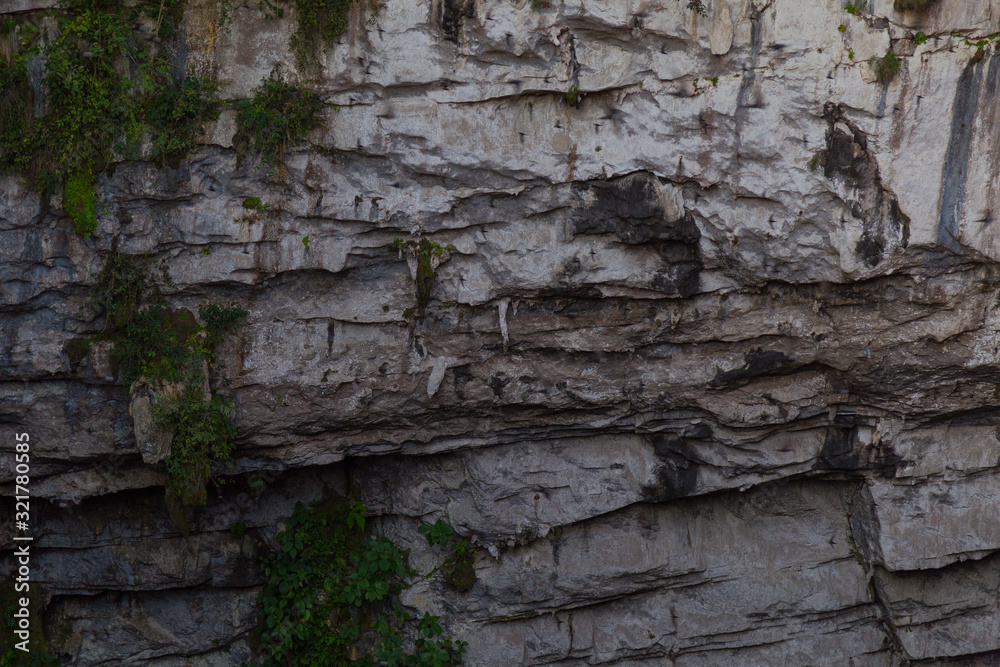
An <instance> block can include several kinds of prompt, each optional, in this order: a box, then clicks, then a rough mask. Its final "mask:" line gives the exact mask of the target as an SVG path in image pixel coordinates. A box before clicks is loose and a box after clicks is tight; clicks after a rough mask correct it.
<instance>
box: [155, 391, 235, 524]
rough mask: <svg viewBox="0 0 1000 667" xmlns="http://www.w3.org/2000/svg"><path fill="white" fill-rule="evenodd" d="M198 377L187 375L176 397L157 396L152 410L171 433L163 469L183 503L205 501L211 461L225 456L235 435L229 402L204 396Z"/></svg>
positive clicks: (159, 421)
mask: <svg viewBox="0 0 1000 667" xmlns="http://www.w3.org/2000/svg"><path fill="white" fill-rule="evenodd" d="M199 379H200V378H198V376H197V375H194V376H192V377H191V378H189V382H188V385H187V387H186V389H185V390H184V392H183V393H182V394H181V395H180V397H178V398H173V399H161V400H160V401H159V402H157V404H156V406H155V408H154V410H153V416H154V423H155V424H156V427H157V428H158V429H160V430H162V431H170V432H172V433H173V441H172V442H171V444H170V456H168V457H167V472H169V473H170V484H171V487H172V489H173V492H174V493H175V494H176V495H177V497H178V498H179V499H180V501H181V502H182V503H183V504H185V505H204V504H205V500H206V494H205V487H206V485H207V484H208V480H209V479H210V477H211V466H212V463H213V462H215V461H224V460H225V459H227V458H229V454H230V453H231V452H232V450H233V438H235V437H236V429H235V428H234V427H233V425H232V423H231V421H230V417H232V414H233V406H232V405H231V404H230V403H227V402H225V401H223V400H222V399H220V398H219V397H217V396H215V397H212V398H211V399H208V400H206V399H205V395H204V392H203V390H202V385H203V382H198V380H199Z"/></svg>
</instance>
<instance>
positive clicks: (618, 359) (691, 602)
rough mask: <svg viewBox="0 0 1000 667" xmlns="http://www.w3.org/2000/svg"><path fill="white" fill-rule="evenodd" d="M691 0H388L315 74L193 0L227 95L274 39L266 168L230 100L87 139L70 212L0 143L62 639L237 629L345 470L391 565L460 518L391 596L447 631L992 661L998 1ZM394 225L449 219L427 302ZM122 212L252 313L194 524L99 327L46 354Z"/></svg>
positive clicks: (114, 237) (124, 646)
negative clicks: (154, 127) (211, 480)
mask: <svg viewBox="0 0 1000 667" xmlns="http://www.w3.org/2000/svg"><path fill="white" fill-rule="evenodd" d="M50 4H51V3H48V2H38V1H35V0H18V1H17V2H15V3H13V5H0V6H4V8H5V9H7V10H8V11H17V12H26V11H43V10H44V8H45V7H47V6H48V5H50ZM686 4H687V3H686V2H685V1H684V0H550V2H542V3H536V2H532V1H531V0H517V1H514V0H461V1H460V0H386V2H385V3H384V6H383V7H382V9H381V11H380V12H379V13H378V15H377V16H376V17H375V18H374V19H373V20H371V21H368V22H366V21H365V18H366V17H364V16H362V15H360V13H357V12H356V15H355V16H354V17H353V19H352V23H351V27H350V28H349V30H348V31H347V32H346V33H345V34H344V35H343V36H342V37H341V38H340V40H339V43H338V45H336V46H335V47H334V48H332V49H331V50H329V51H328V53H327V54H326V56H325V58H324V60H323V63H322V71H321V72H319V73H315V72H312V73H309V72H299V71H297V70H296V66H295V59H294V57H293V56H292V54H291V53H290V51H289V37H290V35H291V33H292V31H293V29H294V18H295V17H294V10H293V9H291V8H289V9H288V12H287V13H286V16H285V18H283V19H280V20H279V19H272V20H265V19H264V18H262V17H261V15H260V13H259V12H258V10H257V8H256V3H244V4H242V5H237V6H236V7H235V9H234V12H233V14H232V16H233V22H232V24H231V25H230V26H228V27H227V26H224V25H220V24H219V21H218V19H219V14H218V7H217V5H216V4H215V3H214V2H213V1H212V0H188V2H187V5H186V10H185V18H184V23H183V24H182V31H181V38H180V40H179V41H178V43H177V45H176V51H177V58H178V59H179V60H180V61H182V62H183V63H184V64H185V66H186V67H189V68H191V69H193V70H194V71H195V72H197V73H199V74H200V75H205V76H208V75H210V76H214V77H217V78H218V79H220V80H223V81H225V82H226V84H225V86H224V87H223V89H222V90H223V95H224V97H226V98H229V99H238V98H243V97H247V96H248V95H249V94H250V93H251V91H252V89H253V88H254V87H255V86H256V85H257V84H258V83H259V82H260V80H261V79H262V78H263V77H265V76H267V75H268V74H269V73H270V72H271V71H272V69H273V68H274V67H275V66H276V65H279V64H280V66H281V70H282V72H283V73H284V75H285V76H286V77H288V78H290V79H292V80H300V81H302V82H304V83H306V84H307V85H308V86H309V87H310V88H312V89H313V90H316V91H318V92H320V93H322V94H323V95H324V96H325V97H326V98H327V99H329V100H330V101H331V102H333V103H334V104H336V105H338V106H339V110H333V109H330V110H329V111H328V112H327V116H328V117H327V123H326V126H325V129H323V130H319V131H316V132H315V133H314V134H313V135H312V136H311V137H310V138H309V141H308V142H307V143H304V144H301V145H296V146H293V147H291V148H290V150H289V153H288V155H287V158H286V160H285V165H284V167H283V168H282V169H281V170H279V172H278V173H274V174H268V173H267V169H266V168H265V169H258V170H255V169H254V168H253V163H252V161H248V160H246V159H238V158H237V155H236V151H235V149H234V147H233V135H234V132H235V114H234V112H233V111H232V110H229V111H226V112H224V113H223V114H222V116H221V117H220V118H219V120H218V121H217V122H215V123H213V124H212V125H211V126H209V127H206V128H205V132H204V136H203V138H202V144H203V145H202V146H201V148H199V150H198V151H196V152H195V153H194V154H192V155H191V156H190V157H189V158H188V159H186V160H184V161H183V162H182V163H181V164H180V166H179V168H178V169H171V168H170V167H164V168H162V169H157V168H156V167H155V165H153V164H152V163H150V162H142V161H136V162H128V163H121V164H117V165H115V168H114V169H113V170H109V171H108V172H106V173H104V174H102V175H101V176H100V177H99V178H98V197H99V199H100V201H101V202H102V204H103V209H102V213H101V215H100V224H99V227H98V231H97V233H96V234H95V235H94V236H93V237H92V238H89V239H83V238H81V237H79V236H76V235H74V233H73V231H72V227H71V225H70V223H69V221H68V219H67V217H66V216H65V215H64V214H63V212H62V210H61V208H60V206H59V202H58V201H53V202H51V205H50V206H47V207H46V206H43V205H42V202H41V201H40V200H39V198H38V196H37V195H36V194H34V193H33V192H31V191H30V190H28V189H27V188H26V186H25V185H24V184H23V182H22V181H21V180H20V179H19V178H17V177H15V176H8V177H5V178H4V179H3V180H2V182H0V341H2V345H0V424H3V429H2V432H3V433H9V432H13V431H14V430H15V429H16V430H27V431H28V432H29V433H30V434H31V436H32V439H33V442H34V443H35V444H34V450H33V454H34V457H35V466H34V475H35V477H34V480H33V487H34V492H35V494H36V495H37V496H38V497H39V498H44V506H43V507H42V508H41V509H40V511H39V515H38V517H37V518H36V519H35V523H36V525H37V526H38V530H39V537H38V539H37V541H36V542H35V548H36V553H37V556H36V561H35V565H36V567H37V570H38V572H37V576H38V579H39V582H40V583H41V584H43V585H44V588H45V591H46V599H45V602H46V619H47V620H46V623H47V626H48V628H49V635H50V642H51V644H52V646H53V647H54V649H55V650H56V651H57V652H58V653H59V654H60V655H61V656H63V657H64V659H66V660H67V661H73V664H77V665H96V664H102V665H111V664H149V665H163V666H166V665H182V664H183V665H188V664H191V665H235V664H239V662H240V661H241V660H243V659H245V658H247V657H248V656H249V654H250V653H249V651H250V644H249V641H248V634H247V633H248V630H249V628H251V627H252V626H253V625H254V623H255V620H256V617H255V609H254V596H255V594H256V590H257V589H256V586H258V585H259V583H260V579H259V574H258V572H257V569H256V563H257V557H258V555H259V550H260V549H261V548H266V545H267V544H269V541H270V540H273V538H274V535H275V534H276V533H277V531H278V530H279V529H280V525H281V521H282V520H283V519H284V518H285V517H287V516H288V515H289V514H290V513H291V510H292V507H293V506H294V504H295V502H296V501H300V500H301V501H306V502H308V501H309V500H315V499H319V498H321V497H324V496H327V495H329V494H333V493H347V492H350V493H353V494H354V495H355V496H357V497H359V498H360V499H362V500H363V502H365V503H366V505H367V506H368V507H369V508H370V509H371V510H372V511H374V512H376V513H377V514H378V515H379V517H380V518H379V519H378V527H379V530H380V531H382V532H384V533H385V534H387V535H390V536H392V537H393V538H394V539H396V540H397V542H399V543H401V544H403V545H405V546H408V547H410V548H411V553H410V559H411V564H413V565H414V566H415V567H417V568H418V569H422V570H423V571H427V570H429V569H431V568H432V567H433V558H434V555H433V554H432V553H431V552H430V550H429V549H428V547H427V546H426V543H424V542H423V540H422V538H420V536H419V535H418V534H417V531H416V528H417V526H418V525H419V524H420V523H421V522H433V521H434V520H436V519H438V518H445V519H446V520H448V521H449V522H450V523H451V524H452V525H454V526H455V527H456V529H457V530H458V531H459V532H460V533H461V534H462V535H464V536H466V537H469V538H470V539H471V540H472V541H473V542H474V543H475V544H477V545H479V547H480V549H481V551H480V555H479V556H478V558H477V561H476V574H477V581H476V584H475V585H474V586H473V588H472V590H471V591H469V592H466V593H458V592H456V591H454V590H452V589H450V588H448V587H447V586H445V585H444V584H443V583H442V581H441V580H440V577H436V578H431V579H429V580H426V581H422V582H419V583H417V584H415V585H414V586H413V587H412V588H410V589H408V591H407V592H406V594H405V602H406V603H407V604H409V605H412V606H413V607H415V608H417V609H421V610H429V611H431V612H432V613H435V614H438V615H440V616H441V617H442V619H443V621H444V625H445V626H446V628H447V630H448V631H449V632H451V633H453V634H455V635H456V636H459V637H461V638H463V639H465V640H467V641H468V642H469V653H468V660H467V662H468V664H470V665H482V666H491V665H496V666H501V665H504V666H506V665H522V664H523V665H580V664H635V665H675V666H677V667H693V666H696V665H699V666H700V665H705V666H708V665H714V666H719V665H734V666H736V665H740V666H745V665H782V664H789V665H791V664H796V665H799V664H801V665H854V666H862V665H864V666H871V667H874V666H883V665H886V666H888V665H903V664H934V665H946V664H955V665H958V664H961V665H993V664H997V662H998V661H1000V599H998V587H1000V560H998V556H997V553H998V551H1000V523H998V520H997V517H998V513H1000V441H998V425H1000V415H998V413H997V407H998V405H1000V397H998V393H1000V391H998V387H1000V384H998V383H1000V311H998V303H1000V264H998V260H1000V226H998V225H997V224H996V219H995V218H996V212H995V211H994V208H995V207H996V205H997V204H996V197H997V192H995V188H997V187H998V186H997V183H998V177H1000V159H998V150H1000V145H998V141H1000V140H998V139H997V137H998V135H997V133H996V127H997V123H998V118H997V114H998V113H1000V111H998V109H1000V105H998V95H1000V93H998V83H1000V52H998V51H997V49H996V47H995V46H994V44H993V42H992V41H990V40H991V39H992V38H991V35H993V33H995V32H996V31H997V29H998V28H997V26H998V21H1000V3H998V2H995V1H993V0H938V1H937V2H936V3H933V4H931V5H930V7H929V9H927V10H925V11H920V12H913V11H907V12H901V11H896V10H895V9H894V3H893V0H861V2H857V1H855V2H853V3H850V4H851V7H852V8H853V7H857V11H856V12H855V13H849V12H847V11H845V5H846V3H844V2H842V1H841V0H706V1H705V8H706V16H700V15H699V14H698V13H697V12H695V11H692V10H691V9H689V8H688V7H687V6H686ZM903 4H905V3H903ZM917 4H919V3H917ZM924 37H926V39H924ZM980 40H986V41H985V42H984V43H982V44H978V43H979V42H980ZM889 50H892V51H893V52H894V53H895V54H897V55H898V57H899V58H900V59H901V61H902V68H901V71H900V72H899V74H898V75H897V76H896V77H895V78H893V79H892V80H891V81H888V82H885V81H880V80H879V79H878V77H877V76H876V72H875V67H874V66H873V62H872V59H873V58H880V57H882V56H884V54H885V53H886V52H887V51H889ZM571 103H572V104H571ZM251 196H253V197H259V198H260V199H261V200H262V201H263V202H266V203H267V204H268V207H267V209H266V210H264V211H250V210H247V209H245V208H243V206H242V202H243V200H244V198H246V197H251ZM123 212H127V213H128V215H124V214H123ZM303 237H308V238H309V243H308V244H306V243H303V240H302V239H303ZM396 238H403V239H409V240H419V239H422V238H425V239H428V240H429V241H433V242H436V243H439V244H440V245H441V246H450V248H449V250H448V252H447V257H446V258H445V259H447V261H442V262H441V263H440V265H439V266H438V267H437V268H436V270H435V275H434V281H433V286H432V289H431V299H430V302H429V304H427V308H426V312H425V315H424V317H423V318H419V317H416V316H414V314H413V312H412V310H413V308H414V306H415V302H416V288H415V284H414V273H413V272H412V270H411V267H410V266H409V265H408V263H407V258H406V256H405V254H404V253H402V252H400V251H399V250H397V249H396V248H394V247H393V240H394V239H396ZM112 246H115V247H117V249H118V250H119V251H121V252H125V253H128V254H134V255H149V256H151V257H152V258H154V259H155V260H156V261H157V262H162V264H163V266H165V267H166V268H167V271H168V272H169V275H170V277H171V278H172V282H171V283H170V284H169V285H167V286H165V289H166V292H167V296H168V298H169V299H170V301H171V302H172V303H173V304H175V305H177V306H185V307H189V308H192V309H194V308H193V307H194V306H195V305H196V304H197V303H199V302H200V301H203V300H206V299H210V300H225V301H232V300H235V301H238V302H239V303H241V304H242V305H243V306H244V307H245V308H247V309H248V310H249V311H250V316H249V319H248V322H247V326H246V327H245V328H244V329H243V330H242V331H241V333H240V336H239V340H238V341H237V342H235V343H233V344H232V345H231V346H230V348H228V349H227V350H226V351H225V353H224V354H223V355H222V357H223V358H224V360H225V364H227V365H226V369H227V373H228V375H229V377H230V380H231V383H230V385H229V386H228V387H225V388H223V391H225V392H227V393H228V395H229V396H231V397H232V399H233V401H234V402H235V404H236V406H237V413H236V424H237V427H238V429H239V437H238V440H237V450H236V454H235V456H234V461H233V464H232V465H231V466H230V467H229V468H228V469H227V470H226V471H224V476H225V477H228V478H229V479H230V483H229V484H227V485H225V486H223V487H221V488H219V489H215V490H213V492H212V493H211V494H210V495H211V496H212V497H211V499H210V502H209V504H208V505H207V506H206V507H205V508H204V509H203V510H202V511H201V512H200V513H199V514H198V515H197V516H196V517H194V519H193V520H192V522H191V525H190V526H189V528H190V536H187V537H185V536H184V535H183V534H182V532H181V531H180V530H179V529H178V527H177V525H176V521H174V520H172V519H171V517H170V516H169V514H168V511H167V508H166V506H165V504H164V502H163V487H164V483H165V479H166V477H165V471H164V468H163V466H162V464H146V463H144V462H143V459H142V454H141V452H140V451H139V448H138V447H137V446H136V442H135V437H134V432H133V424H132V420H131V418H130V416H129V411H128V405H129V393H128V389H127V388H126V387H124V386H121V385H120V384H116V383H115V381H114V376H113V374H112V373H111V370H110V367H109V364H108V359H107V349H105V348H102V347H101V346H100V345H97V346H94V347H93V348H92V349H91V352H90V354H89V355H88V356H87V357H86V358H84V359H83V360H82V361H79V362H78V363H77V362H71V360H70V358H69V356H68V355H67V353H66V345H67V342H68V341H69V340H70V339H72V338H75V337H80V336H86V335H90V334H93V333H95V332H96V331H98V330H99V329H100V322H85V321H83V320H82V319H81V318H80V317H79V316H78V313H79V311H80V308H81V306H82V304H83V303H84V302H85V300H86V298H87V289H88V285H89V284H90V283H92V282H93V280H94V278H95V276H96V275H97V273H98V272H99V270H100V268H101V266H102V263H103V256H104V253H106V252H107V251H108V250H109V249H111V248H112ZM205 249H208V250H209V251H210V254H206V253H205ZM194 310H196V309H194ZM10 443H12V440H11V438H9V437H7V436H6V435H5V436H4V439H3V447H4V448H5V449H4V452H5V454H4V456H3V457H2V461H0V471H2V479H3V481H4V483H5V484H6V486H5V487H4V489H5V490H9V488H10V484H11V480H12V478H13V472H12V468H11V466H12V461H13V458H12V457H11V456H8V455H7V454H6V452H7V450H8V449H9V448H10V447H11V444H10ZM40 502H41V501H40ZM236 522H243V523H244V524H245V525H246V526H247V531H248V532H247V534H246V535H245V536H242V537H238V536H237V535H235V534H234V533H233V532H232V531H231V530H230V526H232V525H233V524H234V523H236ZM8 534H9V532H8V531H5V532H4V535H3V536H2V537H0V539H2V540H3V541H2V542H0V545H2V546H3V548H4V549H5V550H6V552H5V553H6V554H7V556H8V557H9V554H10V550H11V549H12V543H11V541H10V540H9V538H8ZM262 545H263V546H262ZM6 562H7V564H8V566H9V564H10V561H9V558H8V560H7V561H6Z"/></svg>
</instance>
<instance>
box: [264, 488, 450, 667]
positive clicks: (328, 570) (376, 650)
mask: <svg viewBox="0 0 1000 667" xmlns="http://www.w3.org/2000/svg"><path fill="white" fill-rule="evenodd" d="M366 511H367V510H366V509H365V507H364V506H363V505H361V504H360V503H354V504H353V505H351V506H348V505H343V506H341V507H338V508H336V509H333V510H324V509H321V508H319V507H316V506H315V505H314V506H312V507H310V508H309V509H306V508H305V507H304V506H303V505H302V503H299V504H297V505H296V506H295V511H294V512H293V514H292V516H291V518H290V519H289V520H288V522H287V524H286V525H285V530H284V531H282V532H281V533H279V534H278V536H277V542H278V549H277V550H276V551H275V552H274V553H273V554H271V555H270V556H268V557H266V558H265V559H264V561H263V566H262V569H263V574H264V577H265V582H264V587H263V589H261V592H260V594H259V596H258V598H257V599H258V603H259V605H260V611H259V621H258V625H257V633H258V635H259V637H260V642H261V647H262V649H263V653H264V655H263V660H262V664H263V665H265V666H267V667H279V666H280V667H306V666H308V667H327V666H329V665H340V666H344V667H348V666H349V667H374V665H379V664H381V665H387V666H388V667H401V666H403V665H426V666H428V667H430V666H444V665H458V664H461V658H462V654H463V653H464V652H465V646H466V644H465V642H461V641H453V640H451V639H445V638H441V634H442V632H441V625H440V623H439V619H438V618H437V617H436V616H431V615H429V614H424V616H423V617H422V618H420V619H413V618H412V617H411V616H410V615H409V614H408V613H407V612H406V611H405V610H403V609H402V608H401V607H399V606H398V604H396V603H395V598H396V596H397V595H398V594H399V593H400V592H401V591H402V589H403V587H404V586H405V585H406V582H405V579H406V577H407V574H408V571H407V566H406V557H405V554H404V553H403V552H402V551H400V549H399V547H397V546H396V545H395V544H393V543H392V541H390V540H388V539H386V538H384V537H370V536H368V535H367V534H366V533H365V523H366V522H365V514H366ZM414 621H415V622H414ZM414 625H415V626H416V627H414ZM414 630H415V631H416V632H415V634H416V638H415V639H414V640H412V641H407V640H406V639H405V637H404V634H410V635H413V634H414Z"/></svg>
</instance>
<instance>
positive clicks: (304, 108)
mask: <svg viewBox="0 0 1000 667" xmlns="http://www.w3.org/2000/svg"><path fill="white" fill-rule="evenodd" d="M325 106H326V103H325V102H324V101H323V99H322V98H321V97H320V96H319V95H317V94H316V93H314V92H312V91H309V90H306V89H304V88H300V87H298V86H294V85H292V84H290V83H286V82H285V81H284V80H283V79H282V78H281V76H280V75H278V74H277V73H272V74H271V76H269V77H268V78H266V79H264V80H263V81H262V82H261V84H260V85H259V86H258V87H257V88H256V89H254V95H253V98H252V99H249V100H243V101H241V102H240V103H239V105H238V107H237V113H236V124H237V127H238V128H239V130H238V134H237V141H240V142H244V143H245V145H249V147H251V148H252V149H253V150H255V151H256V152H258V153H260V155H261V157H262V158H263V160H264V162H265V163H267V164H269V165H270V166H271V168H272V170H273V169H274V168H275V167H276V166H277V164H278V162H280V161H281V160H282V159H284V156H285V151H286V149H287V148H288V146H289V144H294V143H296V142H299V141H302V140H303V139H305V138H306V136H308V134H309V133H310V132H312V131H313V130H314V129H316V128H317V127H320V126H321V125H322V124H323V116H322V111H323V108H324V107H325ZM244 205H245V203H244Z"/></svg>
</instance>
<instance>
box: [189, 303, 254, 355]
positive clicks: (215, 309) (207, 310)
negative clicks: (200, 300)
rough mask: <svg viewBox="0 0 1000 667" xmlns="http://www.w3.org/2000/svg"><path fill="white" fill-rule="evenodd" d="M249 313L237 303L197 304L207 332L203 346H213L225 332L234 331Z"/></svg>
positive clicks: (220, 339)
mask: <svg viewBox="0 0 1000 667" xmlns="http://www.w3.org/2000/svg"><path fill="white" fill-rule="evenodd" d="M249 314H250V312H249V311H248V310H246V309H245V308H243V307H242V306H240V305H239V304H237V303H233V304H230V305H228V306H219V305H217V304H214V303H206V304H202V305H201V306H199V308H198V316H199V317H200V318H201V321H202V322H204V323H205V331H206V332H207V333H208V335H207V336H206V338H205V347H207V348H209V349H213V348H215V346H216V345H218V344H219V343H221V342H222V339H223V338H224V337H225V336H226V335H227V334H230V333H232V332H234V331H236V329H238V328H239V327H240V326H241V325H242V324H243V321H244V320H246V318H247V316H248V315H249Z"/></svg>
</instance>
